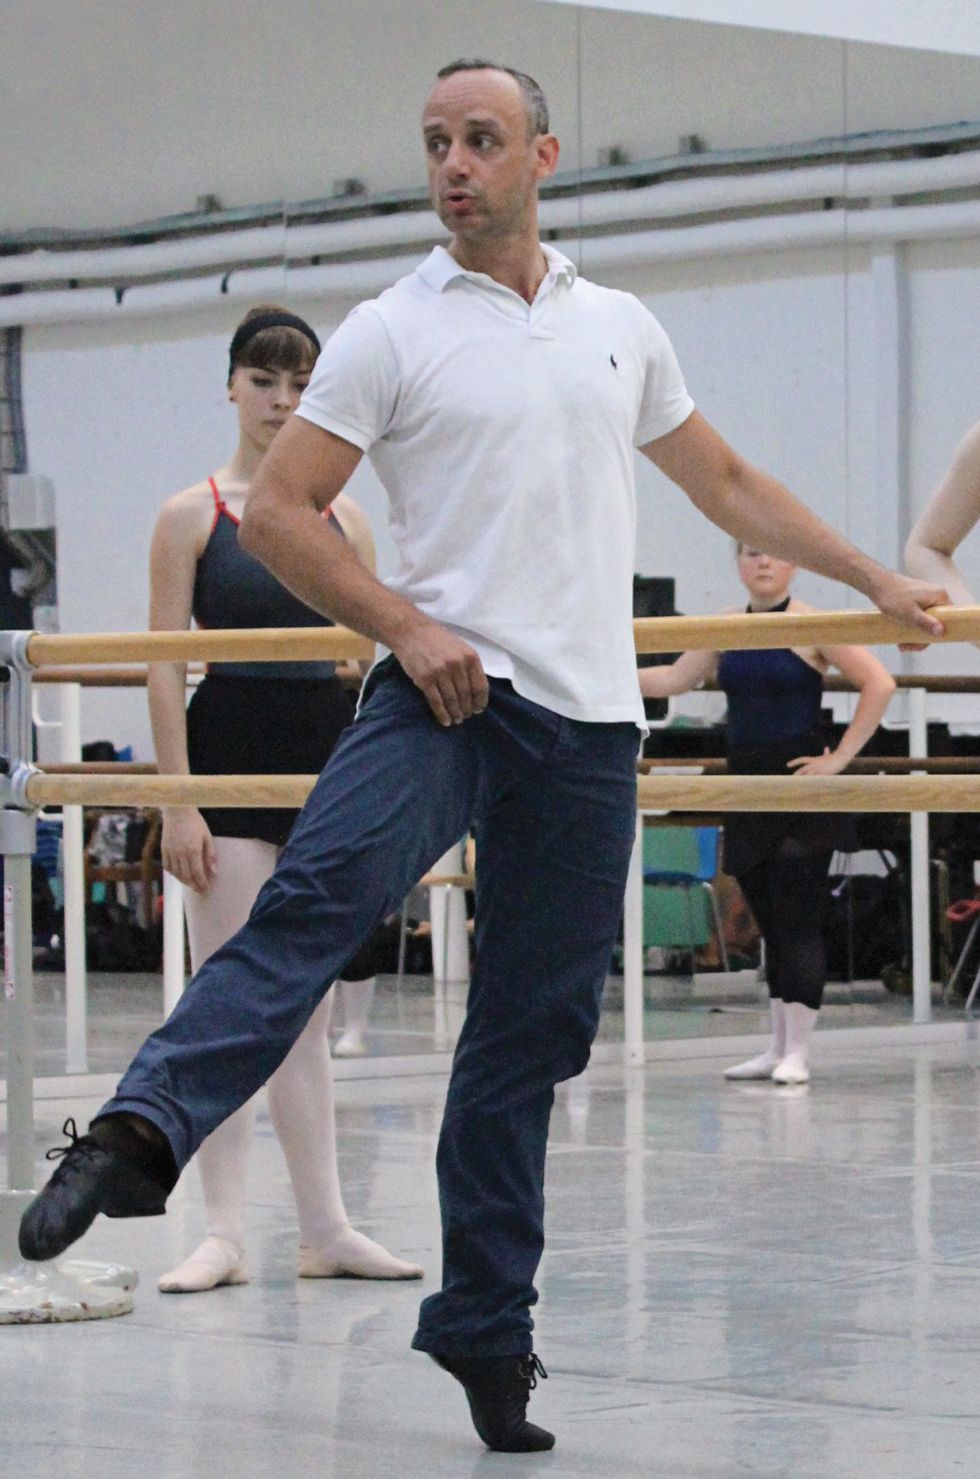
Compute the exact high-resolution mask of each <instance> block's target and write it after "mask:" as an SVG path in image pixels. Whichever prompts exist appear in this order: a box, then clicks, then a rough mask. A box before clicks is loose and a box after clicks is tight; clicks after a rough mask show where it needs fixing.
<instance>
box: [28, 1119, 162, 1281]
mask: <svg viewBox="0 0 980 1479" xmlns="http://www.w3.org/2000/svg"><path fill="white" fill-rule="evenodd" d="M62 1134H64V1135H67V1136H68V1137H69V1140H70V1141H71V1144H70V1145H61V1146H57V1147H56V1148H55V1149H53V1150H49V1151H48V1152H47V1157H46V1158H47V1159H48V1160H49V1161H57V1160H60V1161H61V1165H60V1166H59V1167H58V1169H57V1170H56V1171H55V1173H54V1175H53V1176H52V1177H51V1180H50V1181H49V1182H48V1184H47V1186H46V1187H45V1188H44V1190H43V1191H42V1192H39V1194H38V1195H37V1196H36V1197H35V1198H34V1200H33V1202H31V1204H30V1206H29V1207H28V1209H27V1211H26V1212H25V1213H24V1215H23V1217H22V1218H21V1220H20V1236H19V1239H18V1241H19V1244H20V1251H21V1255H22V1257H24V1258H30V1259H32V1260H34V1261H36V1262H38V1263H40V1262H43V1261H44V1260H46V1259H48V1258H57V1256H58V1254H59V1253H64V1251H65V1249H66V1248H70V1247H71V1245H72V1243H74V1242H76V1241H77V1239H78V1238H80V1237H81V1236H82V1233H83V1232H85V1231H86V1230H87V1229H88V1228H89V1227H90V1226H91V1225H92V1223H93V1222H94V1221H95V1218H96V1216H97V1214H98V1213H99V1212H104V1213H105V1214H106V1216H107V1217H156V1216H159V1215H160V1213H162V1212H163V1211H164V1210H165V1207H166V1201H167V1195H168V1188H166V1187H164V1186H161V1185H160V1183H159V1182H157V1181H154V1180H153V1179H152V1178H151V1177H150V1176H148V1175H147V1173H146V1171H145V1170H144V1169H143V1168H142V1167H141V1166H140V1165H139V1163H138V1162H137V1161H135V1160H134V1159H133V1158H132V1157H131V1156H128V1155H124V1154H123V1153H122V1151H119V1150H106V1149H104V1148H103V1147H102V1146H101V1145H100V1144H99V1142H98V1141H97V1140H96V1139H95V1138H94V1137H93V1136H92V1135H79V1133H78V1130H77V1129H76V1126H75V1121H74V1120H73V1119H67V1120H65V1123H64V1127H63V1129H62Z"/></svg>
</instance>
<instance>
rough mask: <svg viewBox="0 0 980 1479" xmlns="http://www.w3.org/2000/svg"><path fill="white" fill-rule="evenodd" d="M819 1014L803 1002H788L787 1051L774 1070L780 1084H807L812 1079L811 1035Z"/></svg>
mask: <svg viewBox="0 0 980 1479" xmlns="http://www.w3.org/2000/svg"><path fill="white" fill-rule="evenodd" d="M819 1015H820V1014H819V1012H816V1011H814V1009H813V1007H807V1006H804V1005H803V1003H802V1002H801V1001H788V1002H786V1051H785V1053H784V1054H783V1057H782V1058H781V1060H780V1061H779V1063H777V1065H776V1067H775V1068H774V1069H773V1074H772V1076H773V1079H774V1080H775V1082H776V1083H779V1084H805V1083H806V1082H807V1081H808V1080H809V1077H810V1069H809V1056H810V1035H811V1033H812V1032H813V1029H814V1027H815V1026H816V1021H817V1017H818V1016H819Z"/></svg>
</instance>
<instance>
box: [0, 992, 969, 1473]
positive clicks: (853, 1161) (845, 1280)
mask: <svg viewBox="0 0 980 1479" xmlns="http://www.w3.org/2000/svg"><path fill="white" fill-rule="evenodd" d="M102 987H104V988H105V990H106V991H108V992H110V993H112V992H115V995H114V996H113V995H111V994H110V995H109V996H108V997H105V996H103V993H102V989H101V988H102ZM656 989H660V988H656ZM663 993H664V994H665V995H666V996H668V997H670V1000H671V1002H672V1005H671V1006H670V1007H669V1008H665V1010H671V1011H675V1012H677V1013H678V1014H684V1013H686V1014H687V1015H688V1016H690V1017H691V1018H692V1021H693V1019H695V1018H700V1019H702V1027H701V1035H699V1034H698V1033H697V1032H695V1031H694V1029H693V1027H692V1029H691V1031H690V1033H689V1041H688V1043H687V1045H686V1051H687V1052H688V1053H689V1054H691V1056H688V1057H686V1058H672V1057H671V1056H670V1055H669V1054H666V1055H664V1056H662V1057H658V1058H657V1060H656V1061H654V1062H652V1063H650V1064H649V1065H648V1066H647V1067H646V1068H644V1069H640V1070H637V1069H632V1070H627V1069H624V1068H622V1067H621V1066H620V1065H619V1064H618V1063H617V1062H615V1061H612V1059H613V1055H614V1053H615V1038H616V1035H617V1032H618V1031H619V1030H621V1023H620V1024H619V1025H617V1021H616V1011H615V992H614V991H613V992H612V993H611V1001H612V1006H611V1009H610V1012H609V1013H608V1014H607V1021H606V1024H605V1027H604V1032H603V1040H604V1046H603V1049H602V1051H600V1053H599V1054H598V1057H599V1059H600V1060H605V1061H598V1062H596V1063H595V1064H594V1065H593V1067H592V1068H591V1069H590V1070H589V1072H588V1073H587V1074H586V1075H585V1076H584V1077H583V1078H582V1079H580V1080H577V1081H576V1082H575V1083H573V1084H572V1085H568V1086H564V1087H563V1088H562V1089H561V1090H560V1091H559V1095H558V1102H557V1105H556V1109H555V1114H554V1118H553V1129H552V1140H551V1150H550V1159H549V1168H548V1213H547V1217H548V1237H549V1241H548V1251H547V1254H546V1256H545V1259H544V1262H543V1264H542V1268H541V1274H540V1279H539V1287H540V1290H541V1300H540V1304H539V1306H538V1309H537V1312H536V1315H537V1320H538V1331H537V1336H536V1348H537V1350H538V1351H539V1353H540V1355H541V1356H542V1358H543V1360H544V1363H545V1365H546V1367H547V1369H548V1371H549V1380H548V1381H546V1382H542V1383H541V1385H540V1387H539V1389H538V1391H537V1392H536V1393H535V1395H534V1398H533V1402H532V1414H533V1416H534V1417H536V1418H538V1419H539V1420H540V1421H542V1422H544V1423H545V1424H547V1425H549V1426H552V1427H553V1428H554V1429H555V1431H556V1432H557V1435H558V1446H557V1448H556V1449H555V1450H554V1452H553V1453H551V1454H545V1455H536V1456H526V1457H518V1456H504V1455H491V1454H488V1453H486V1451H485V1450H484V1449H483V1448H482V1445H480V1443H479V1442H478V1440H477V1439H476V1437H475V1435H474V1433H473V1431H472V1429H471V1427H470V1424H469V1419H468V1416H467V1413H466V1408H465V1401H464V1399H463V1395H462V1392H461V1391H460V1389H459V1388H458V1387H456V1386H455V1384H454V1383H453V1382H452V1381H451V1380H450V1379H449V1378H448V1377H447V1376H445V1375H444V1374H443V1373H441V1372H439V1371H438V1370H437V1369H436V1368H435V1366H433V1365H432V1363H431V1362H429V1361H428V1360H427V1359H426V1358H425V1357H423V1356H420V1355H417V1354H414V1353H412V1352H411V1351H409V1349H408V1345H409V1341H410V1338H411V1334H412V1330H413V1328H414V1320H415V1314H416V1309H417V1304H418V1299H419V1297H420V1294H422V1293H425V1292H427V1291H429V1290H431V1289H432V1288H434V1287H435V1285H436V1281H437V1278H438V1273H439V1252H438V1207H437V1200H436V1188H435V1178H434V1174H433V1169H432V1163H433V1156H434V1149H435V1141H436V1134H437V1130H438V1123H439V1116H440V1109H441V1103H442V1098H443V1095H444V1092H445V1083H446V1072H445V1063H444V1062H440V1060H439V1057H438V1055H436V1054H431V1052H430V1054H429V1056H425V1057H423V1056H421V1055H420V1054H419V1052H418V1050H416V1061H415V1063H414V1071H412V1064H411V1062H410V1060H409V1051H410V1050H407V1049H406V1044H407V1043H408V1042H409V1041H410V1039H409V1038H407V1037H406V1036H404V1033H406V1032H416V1033H419V1034H420V1035H421V1037H422V1039H425V1038H426V1034H428V1039H427V1043H426V1045H427V1046H428V1048H429V1049H430V1050H431V1047H432V1040H433V1039H432V1034H433V1031H434V1030H435V1026H436V1025H437V1024H434V1023H433V1020H432V1015H431V1007H430V1008H429V1009H428V1011H429V1016H428V1017H426V1008H425V1006H424V1003H425V1001H426V1000H430V996H427V994H426V992H425V991H424V990H422V989H421V986H419V985H418V983H416V992H415V994H416V996H417V1001H416V1004H415V1006H414V1008H413V1009H412V1011H410V1012H403V1017H402V1020H401V1021H400V1022H399V1021H398V1020H397V1011H398V1010H402V1008H401V1007H396V1005H394V1004H393V1003H392V1001H391V1000H390V996H391V993H390V992H388V991H382V993H381V997H380V999H379V1010H378V1014H377V1018H376V1020H377V1022H378V1023H379V1024H380V1025H379V1026H377V1027H376V1029H375V1031H376V1033H378V1034H380V1037H378V1036H376V1037H375V1038H374V1044H373V1045H374V1046H375V1048H377V1046H378V1043H379V1041H381V1039H382V1038H383V1034H384V1032H385V1031H386V1030H387V1028H386V1026H385V1024H386V1023H389V1024H393V1025H392V1026H391V1030H392V1032H394V1031H395V1030H396V1029H397V1030H398V1031H399V1032H401V1033H402V1034H403V1036H401V1037H399V1038H398V1039H397V1042H396V1044H395V1045H396V1046H397V1047H398V1048H399V1051H400V1053H401V1056H398V1057H393V1058H391V1059H390V1060H389V1063H388V1067H387V1068H386V1070H385V1071H384V1072H380V1071H379V1069H380V1064H379V1063H378V1062H377V1061H374V1062H372V1063H368V1064H361V1065H357V1064H355V1065H345V1066H344V1069H343V1072H344V1075H345V1076H344V1077H343V1078H341V1080H340V1081H339V1083H338V1123H339V1136H340V1146H341V1172H342V1178H343V1183H344V1188H345V1193H346V1196H347V1201H348V1206H349V1210H350V1212H351V1215H352V1218H353V1220H354V1222H355V1223H356V1225H358V1226H360V1227H361V1228H363V1229H364V1230H365V1231H367V1232H369V1233H370V1234H371V1235H373V1236H375V1237H377V1238H380V1239H381V1240H382V1241H384V1242H385V1243H386V1244H387V1245H388V1246H389V1247H391V1248H393V1249H395V1250H397V1251H398V1252H401V1253H404V1254H406V1255H408V1256H412V1257H416V1258H418V1260H419V1261H420V1262H421V1263H423V1264H424V1265H425V1267H426V1278H425V1281H424V1282H423V1283H422V1284H421V1285H420V1284H414V1285H413V1284H406V1285H383V1284H372V1283H360V1282H353V1281H322V1282H320V1281H297V1280H296V1279H295V1278H294V1276H293V1257H294V1251H295V1242H296V1231H295V1224H294V1222H293V1212H292V1208H291V1200H290V1195H289V1188H288V1183H287V1180H286V1175H285V1170H284V1167H283V1164H282V1161H281V1158H280V1155H279V1153H278V1149H277V1146H276V1144H275V1142H274V1139H273V1137H272V1133H271V1128H270V1125H269V1122H268V1119H267V1118H266V1117H265V1115H264V1114H263V1115H262V1116H261V1117H260V1122H259V1130H258V1136H257V1142H256V1146H255V1156H254V1163H253V1167H252V1173H251V1178H250V1182H249V1229H250V1231H249V1237H250V1251H251V1256H252V1283H251V1284H249V1285H247V1286H244V1287H241V1288H232V1289H223V1290H218V1291H214V1292H213V1293H210V1294H205V1295H196V1296H173V1295H171V1296H166V1295H161V1294H159V1293H157V1291H156V1277H157V1275H158V1274H159V1273H160V1272H161V1271H162V1270H163V1269H165V1268H168V1267H170V1266H171V1265H172V1264H173V1263H175V1262H176V1261H177V1260H178V1257H179V1256H180V1255H181V1254H182V1253H184V1252H185V1251H186V1250H187V1249H188V1248H189V1247H190V1246H191V1245H192V1244H193V1242H194V1240H195V1238H196V1237H197V1236H198V1234H199V1232H200V1228H201V1205H200V1194H199V1191H198V1187H197V1183H196V1178H195V1177H194V1176H193V1175H188V1176H186V1177H185V1178H184V1180H183V1181H182V1182H181V1184H180V1186H179V1188H178V1190H177V1191H176V1192H175V1194H174V1196H173V1198H172V1199H171V1206H170V1210H169V1212H168V1215H167V1216H166V1218H160V1219H150V1220H147V1221H143V1222H125V1223H123V1222H109V1221H106V1220H104V1219H100V1221H99V1222H98V1223H97V1224H96V1226H95V1227H94V1228H93V1229H92V1231H91V1232H90V1233H89V1234H88V1236H87V1238H86V1239H85V1240H84V1241H83V1243H82V1244H80V1245H79V1252H80V1256H87V1257H90V1258H93V1259H98V1260H102V1261H114V1260H119V1261H122V1262H128V1263H131V1264H134V1265H135V1266H136V1267H137V1268H138V1270H139V1272H140V1276H141V1285H140V1288H139V1289H138V1290H137V1292H136V1307H135V1311H134V1313H132V1314H131V1315H128V1316H124V1317H122V1318H119V1319H115V1320H106V1321H100V1322H95V1323H91V1324H79V1325H69V1326H33V1327H18V1326H8V1327H0V1370H2V1378H0V1382H2V1396H0V1409H2V1413H3V1417H2V1423H0V1471H2V1472H3V1474H5V1475H6V1474H10V1475H11V1476H14V1475H16V1476H32V1479H33V1476H39V1479H40V1476H42V1475H43V1476H45V1479H49V1476H56V1479H204V1476H207V1479H223V1476H226V1475H229V1476H234V1479H267V1476H282V1479H287V1476H288V1479H293V1476H295V1479H301V1476H307V1475H310V1476H314V1475H315V1476H318V1479H333V1476H336V1479H375V1476H377V1479H388V1476H391V1479H396V1476H398V1479H401V1476H404V1479H412V1476H417V1475H425V1476H426V1479H443V1476H447V1479H448V1476H454V1479H455V1476H470V1475H473V1476H478V1475H511V1474H514V1475H516V1474H527V1475H531V1474H534V1475H548V1476H554V1479H559V1476H561V1479H565V1476H569V1479H571V1476H576V1479H577V1476H585V1475H590V1476H591V1475H603V1476H607V1475H608V1476H624V1479H625V1476H634V1475H637V1476H639V1475H645V1476H646V1475H650V1476H664V1479H709V1476H710V1479H722V1476H724V1479H784V1476H785V1479H789V1476H799V1479H831V1476H832V1479H843V1476H852V1475H853V1476H859V1479H893V1476H894V1479H899V1476H901V1479H905V1476H912V1475H914V1476H916V1479H933V1476H935V1479H939V1476H947V1475H949V1476H954V1475H960V1474H962V1475H975V1474H977V1472H978V1470H980V1458H978V1452H980V1051H978V1046H977V1044H976V1042H975V1041H974V1040H973V1039H972V1038H971V1036H970V1032H969V1030H967V1029H965V1028H964V1027H963V1026H962V1025H958V1024H957V1022H956V1014H955V1013H953V1012H951V1011H950V1012H947V1013H946V1014H945V1016H946V1019H947V1020H946V1021H945V1022H940V1023H939V1024H938V1025H937V1027H936V1028H935V1029H933V1036H932V1037H930V1036H929V1034H928V1032H926V1033H923V1032H922V1031H920V1032H919V1033H918V1038H919V1040H918V1041H916V1040H915V1037H916V1034H915V1033H914V1031H912V1030H910V1029H909V1028H907V1027H902V1026H895V1027H891V1028H889V1027H885V1028H884V1029H883V1030H881V1031H880V1032H878V1033H877V1034H876V1037H875V1040H871V1035H870V1034H869V1036H868V1040H861V1038H862V1034H861V1031H860V1030H859V1031H857V1032H847V1031H844V1030H835V1029H834V1026H833V1023H834V1022H835V1021H839V1022H840V1025H841V1027H846V1026H847V1025H851V1026H854V1027H857V1028H861V1027H862V1026H864V1027H865V1029H866V1030H867V1025H866V1024H868V1023H869V1022H870V1021H871V1020H872V1019H875V1018H876V1019H877V1020H878V1021H879V1023H888V1022H892V1021H895V1020H897V1018H898V1017H899V1016H904V1017H906V1018H907V1015H908V1007H907V1003H903V1004H902V1007H901V1011H899V1009H898V1007H897V1006H896V1005H895V1003H894V1002H888V1001H884V1000H881V1001H879V1000H877V998H876V997H875V994H874V992H873V991H871V990H870V989H869V990H867V991H865V992H861V991H857V992H855V993H851V994H850V996H847V995H846V994H845V993H842V992H832V998H833V999H834V1000H836V997H837V996H838V995H840V996H841V998H842V999H841V1002H840V1003H839V1005H835V1006H832V1007H831V1009H830V1011H829V1013H828V1018H827V1023H826V1026H825V1029H824V1030H823V1031H822V1032H821V1034H820V1035H819V1037H818V1041H817V1048H816V1052H815V1066H816V1072H815V1077H814V1082H813V1083H812V1085H811V1086H810V1087H809V1088H803V1089H777V1088H774V1087H773V1086H770V1085H751V1084H747V1085H732V1084H726V1083H725V1082H724V1081H723V1079H722V1078H721V1074H720V1069H721V1067H722V1066H723V1064H724V1062H725V1061H726V1058H725V1057H724V1056H723V1054H724V1053H725V1052H726V1050H727V1048H728V1046H729V1044H728V1043H727V1042H726V1041H725V1040H724V1039H723V1038H720V1037H719V1036H718V1033H719V1032H720V1031H721V1030H722V1027H720V1026H719V1025H718V1024H719V1022H720V1021H721V1019H722V1017H724V1016H725V1013H724V1012H723V1013H718V1012H713V1013H711V1012H709V1011H708V1009H707V1008H706V1007H705V1006H704V1005H703V1004H702V1007H701V1009H700V1010H699V1009H698V1004H697V995H696V993H693V992H691V991H690V990H689V991H688V994H687V996H685V989H684V988H683V987H682V986H680V985H678V986H677V988H676V990H675V992H674V994H673V996H672V997H671V996H670V992H669V990H667V988H663ZM408 994H409V996H411V992H409V993H408ZM39 996H40V998H41V1002H40V1007H41V1024H42V1025H41V1034H40V1036H41V1040H42V1041H41V1053H42V1056H48V1057H49V1058H50V1062H49V1063H48V1071H49V1072H50V1075H51V1076H50V1077H47V1078H45V1079H43V1080H42V1081H41V1082H40V1083H39V1098H38V1103H37V1132H38V1133H37V1142H38V1150H39V1154H40V1151H41V1149H42V1148H43V1147H44V1146H46V1145H50V1144H52V1143H55V1142H57V1141H59V1140H60V1135H59V1130H60V1125H61V1122H62V1120H63V1119H64V1117H65V1115H66V1114H69V1113H71V1114H75V1115H76V1116H77V1117H78V1119H79V1121H80V1122H82V1121H83V1120H84V1119H85V1117H86V1116H87V1115H88V1114H90V1113H91V1111H92V1110H93V1109H94V1108H95V1107H97V1105H98V1103H99V1102H100V1099H101V1097H102V1096H103V1095H104V1094H105V1092H107V1089H108V1087H109V1085H111V1082H112V1079H111V1077H110V1076H109V1073H108V1070H109V1068H110V1067H111V1068H112V1069H116V1068H119V1067H121V1066H122V1063H121V1061H119V1060H120V1055H121V1052H122V1051H123V1050H125V1048H126V1046H127V1043H128V1039H129V1037H130V1036H131V1035H133V1034H135V1033H136V1032H138V1031H139V1030H144V1029H145V1027H146V1026H147V1025H152V1018H153V1011H154V1010H155V1008H154V1007H153V1003H152V1001H151V1000H150V999H149V998H148V997H147V995H146V990H145V989H142V988H141V984H140V982H139V981H138V980H136V979H133V980H130V981H129V982H128V983H126V984H125V985H124V984H123V983H120V982H117V983H115V985H112V983H110V984H109V985H108V986H106V984H105V982H102V983H101V986H100V990H98V991H96V992H95V993H94V996H93V1002H94V1003H95V1008H96V1009H95V1010H94V1011H93V1016H92V1020H91V1024H90V1044H91V1048H92V1057H93V1064H92V1066H93V1069H94V1070H95V1071H94V1072H93V1074H92V1075H91V1076H88V1077H85V1076H78V1077H73V1078H60V1079H59V1078H58V1077H57V1076H56V1074H57V1069H56V1067H55V1061H54V1060H55V1058H56V1056H57V1054H56V1042H55V1039H56V1037H57V1026H56V1024H57V1018H58V984H57V981H53V982H49V983H47V984H45V983H44V979H43V978H39ZM720 1000H721V1001H722V1004H723V1005H726V1004H727V1009H728V1021H727V1023H726V1024H723V1025H724V1030H725V1031H727V1033H728V1034H738V1033H740V1032H742V1033H751V1032H756V1031H758V1029H759V1026H760V1025H761V1018H760V1016H759V1013H758V1001H757V996H756V997H753V992H752V991H751V990H750V989H748V988H747V987H746V986H745V985H744V983H742V985H741V986H738V987H737V988H736V987H735V986H732V987H731V988H730V989H729V991H728V993H727V995H726V993H725V992H722V994H721V997H720ZM107 1001H108V1002H109V1003H111V1005H108V1006H107V1005H106V1002H107ZM685 1003H686V1005H685ZM716 1004H717V993H716ZM835 1013H837V1016H836V1017H835V1015H834V1014H835ZM655 1015H656V1006H655V1004H654V1005H653V1006H652V1007H651V1016H655ZM144 1018H145V1019H146V1020H145V1021H144ZM959 1021H960V1023H962V1013H961V1012H960V1014H959ZM408 1022H411V1024H412V1025H411V1026H406V1023H408ZM944 1038H947V1039H951V1040H944ZM444 1057H445V1055H443V1058H444ZM108 1058H112V1059H113V1060H114V1061H113V1062H112V1063H111V1064H109V1063H108V1062H107V1061H106V1060H107V1059H108ZM41 1164H43V1163H41Z"/></svg>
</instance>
